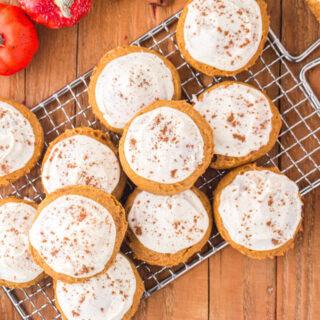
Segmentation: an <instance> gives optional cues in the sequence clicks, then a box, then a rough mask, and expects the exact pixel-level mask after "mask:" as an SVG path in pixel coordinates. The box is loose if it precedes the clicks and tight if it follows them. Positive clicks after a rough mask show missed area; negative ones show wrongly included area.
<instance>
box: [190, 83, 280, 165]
mask: <svg viewBox="0 0 320 320" xmlns="http://www.w3.org/2000/svg"><path fill="white" fill-rule="evenodd" d="M194 108H195V109H196V110H198V111H199V112H200V113H201V115H202V116H203V117H204V118H205V119H206V120H207V121H208V123H209V124H210V126H211V127H212V129H213V132H214V144H215V156H214V158H213V160H212V163H211V166H212V167H213V168H215V169H229V168H233V167H237V166H240V165H242V164H245V163H248V162H253V161H255V160H257V159H258V158H260V157H262V156H263V155H265V154H266V153H267V152H269V151H270V150H271V149H272V147H273V146H274V144H275V143H276V141H277V138H278V135H279V132H280V129H281V124H282V122H281V118H280V114H279V111H278V108H277V107H276V106H275V105H274V104H273V102H272V100H271V99H270V98H269V97H268V96H267V95H266V94H265V93H264V92H262V91H260V90H258V89H257V88H255V87H253V86H251V85H249V84H247V83H242V82H237V81H224V82H220V83H218V84H216V85H214V86H212V87H211V88H209V89H207V90H205V91H204V92H203V93H202V94H201V95H200V96H199V97H198V98H197V99H196V100H195V101H194Z"/></svg>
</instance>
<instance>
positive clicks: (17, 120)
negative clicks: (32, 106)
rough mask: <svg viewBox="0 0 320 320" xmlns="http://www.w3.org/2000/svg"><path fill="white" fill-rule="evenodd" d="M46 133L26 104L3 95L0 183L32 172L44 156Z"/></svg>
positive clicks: (0, 101)
mask: <svg viewBox="0 0 320 320" xmlns="http://www.w3.org/2000/svg"><path fill="white" fill-rule="evenodd" d="M43 144H44V134H43V130H42V127H41V124H40V122H39V121H38V119H37V117H36V116H35V115H34V114H33V113H32V112H31V111H30V110H29V109H28V108H27V107H25V106H24V105H22V104H19V103H17V102H14V101H11V100H8V99H3V98H0V186H6V185H8V184H10V183H11V182H14V181H16V180H18V179H19V178H21V177H22V176H24V175H25V174H26V173H29V172H30V171H31V169H32V168H33V167H34V166H35V165H36V163H37V161H38V159H39V158H40V156H41V153H42V149H43Z"/></svg>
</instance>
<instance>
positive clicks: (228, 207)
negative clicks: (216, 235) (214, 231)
mask: <svg viewBox="0 0 320 320" xmlns="http://www.w3.org/2000/svg"><path fill="white" fill-rule="evenodd" d="M213 210H214V218H215V222H216V226H217V228H218V230H219V232H220V234H221V236H222V237H223V238H224V239H225V240H226V241H228V242H229V243H230V245H231V246H232V247H233V248H235V249H237V250H238V251H240V252H241V253H243V254H245V255H247V256H249V257H251V258H255V259H264V258H272V257H274V256H281V255H283V254H284V253H285V252H286V251H288V250H289V249H290V248H292V247H293V246H294V239H295V237H296V235H297V233H298V231H300V230H301V229H302V228H301V224H302V201H301V195H300V193H299V188H298V186H297V184H296V183H295V182H294V181H292V180H290V179H289V178H288V177H286V176H285V175H284V174H282V173H281V172H280V171H279V170H278V169H277V168H264V167H257V166H256V165H255V164H250V165H245V166H242V167H239V168H237V169H234V170H233V171H231V172H229V173H228V174H227V175H225V176H224V177H223V178H222V180H220V182H219V184H218V186H217V188H216V190H215V191H214V198H213Z"/></svg>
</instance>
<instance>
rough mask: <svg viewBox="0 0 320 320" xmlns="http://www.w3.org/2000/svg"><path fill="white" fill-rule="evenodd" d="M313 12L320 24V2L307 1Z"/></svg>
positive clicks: (314, 0)
mask: <svg viewBox="0 0 320 320" xmlns="http://www.w3.org/2000/svg"><path fill="white" fill-rule="evenodd" d="M307 2H308V4H309V6H310V9H311V11H312V12H313V14H314V15H315V16H316V18H317V19H318V21H319V22H320V1H319V0H307Z"/></svg>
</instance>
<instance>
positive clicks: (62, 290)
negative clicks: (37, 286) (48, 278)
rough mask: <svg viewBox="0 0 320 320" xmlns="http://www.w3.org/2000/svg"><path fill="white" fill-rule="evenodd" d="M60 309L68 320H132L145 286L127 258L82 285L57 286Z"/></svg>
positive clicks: (64, 284) (57, 284)
mask: <svg viewBox="0 0 320 320" xmlns="http://www.w3.org/2000/svg"><path fill="white" fill-rule="evenodd" d="M53 286H54V291H55V298H56V301H55V303H56V306H57V308H58V309H59V311H60V313H61V315H62V318H63V319H64V320H80V319H81V320H92V319H95V320H115V319H117V320H129V319H131V318H132V317H133V315H134V314H135V313H136V311H137V309H138V306H139V303H140V299H141V297H142V295H143V292H144V286H143V283H142V280H141V278H140V275H139V274H138V272H137V270H136V268H135V266H134V264H133V263H132V262H131V261H130V260H129V259H128V258H126V257H125V256H124V255H123V254H120V253H119V254H118V255H117V257H116V260H115V263H114V264H113V265H112V266H111V267H110V268H109V269H108V271H107V272H105V273H103V274H101V275H99V276H97V277H94V278H91V279H89V280H87V281H85V282H82V283H72V284H68V283H64V282H62V281H56V280H54V282H53Z"/></svg>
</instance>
